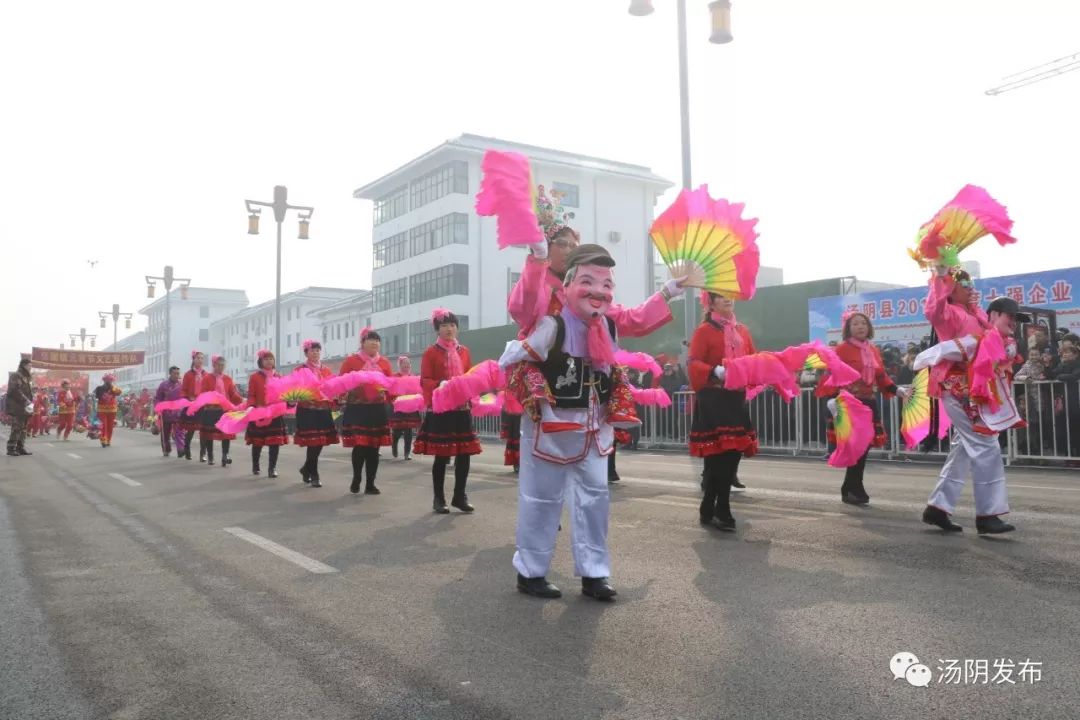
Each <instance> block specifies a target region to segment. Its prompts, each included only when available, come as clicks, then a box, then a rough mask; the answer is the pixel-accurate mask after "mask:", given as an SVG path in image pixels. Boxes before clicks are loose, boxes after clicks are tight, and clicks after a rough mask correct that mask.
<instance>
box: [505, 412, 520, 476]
mask: <svg viewBox="0 0 1080 720" xmlns="http://www.w3.org/2000/svg"><path fill="white" fill-rule="evenodd" d="M500 436H501V437H502V439H503V440H505V441H506V449H505V450H504V451H503V465H513V466H517V465H518V464H519V463H520V462H521V416H520V415H513V414H511V413H508V412H506V411H503V414H502V432H501V433H500Z"/></svg>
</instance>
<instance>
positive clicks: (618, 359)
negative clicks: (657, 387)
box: [615, 350, 663, 376]
mask: <svg viewBox="0 0 1080 720" xmlns="http://www.w3.org/2000/svg"><path fill="white" fill-rule="evenodd" d="M615 364H616V365H623V366H625V367H628V368H630V369H632V370H638V371H640V372H651V373H652V374H653V376H659V375H661V374H662V373H663V370H661V369H660V363H658V362H656V358H654V357H653V356H652V355H649V354H648V353H643V352H629V351H627V350H618V351H616V352H615Z"/></svg>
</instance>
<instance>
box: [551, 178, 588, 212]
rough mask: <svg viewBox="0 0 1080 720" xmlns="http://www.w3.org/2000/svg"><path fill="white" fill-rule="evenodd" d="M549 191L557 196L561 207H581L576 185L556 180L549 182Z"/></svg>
mask: <svg viewBox="0 0 1080 720" xmlns="http://www.w3.org/2000/svg"><path fill="white" fill-rule="evenodd" d="M551 192H552V194H554V195H558V196H559V200H560V201H561V203H562V206H563V207H572V208H576V207H581V205H580V204H579V203H580V202H581V200H580V199H579V197H578V186H577V185H571V184H570V183H564V182H557V183H552V184H551Z"/></svg>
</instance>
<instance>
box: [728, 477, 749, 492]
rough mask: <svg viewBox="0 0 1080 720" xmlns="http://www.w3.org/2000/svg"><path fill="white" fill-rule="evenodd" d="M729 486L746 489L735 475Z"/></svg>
mask: <svg viewBox="0 0 1080 720" xmlns="http://www.w3.org/2000/svg"><path fill="white" fill-rule="evenodd" d="M731 487H733V488H736V489H739V490H745V489H746V486H745V485H743V484H742V483H741V482H739V478H738V477H737V476H736V478H735V479H734V480H732V481H731Z"/></svg>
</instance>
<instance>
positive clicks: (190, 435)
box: [184, 430, 206, 458]
mask: <svg viewBox="0 0 1080 720" xmlns="http://www.w3.org/2000/svg"><path fill="white" fill-rule="evenodd" d="M193 437H195V431H194V430H188V431H187V433H186V434H185V435H184V448H185V452H186V453H187V455H188V457H190V456H191V438H193ZM205 454H206V448H205V446H204V445H203V439H202V433H199V457H200V458H201V457H202V456H203V455H205Z"/></svg>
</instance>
